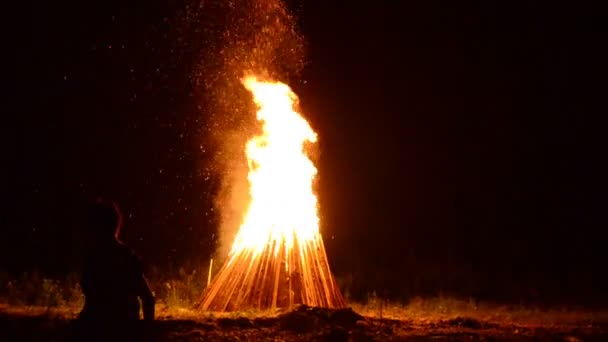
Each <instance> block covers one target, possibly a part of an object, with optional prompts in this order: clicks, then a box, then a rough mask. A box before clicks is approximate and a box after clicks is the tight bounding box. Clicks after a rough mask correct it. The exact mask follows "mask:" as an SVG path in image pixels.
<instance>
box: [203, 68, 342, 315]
mask: <svg viewBox="0 0 608 342" xmlns="http://www.w3.org/2000/svg"><path fill="white" fill-rule="evenodd" d="M243 84H244V86H245V87H246V88H247V89H248V90H249V91H251V92H252V94H253V96H254V101H255V103H256V104H257V105H258V107H259V109H258V112H257V118H258V120H259V121H261V122H262V124H263V134H262V135H260V136H256V137H254V138H253V139H251V140H250V141H249V142H248V143H247V147H246V155H247V160H248V162H249V174H248V180H249V193H250V197H251V202H250V204H249V207H248V209H247V212H246V215H245V218H244V221H243V224H242V225H241V227H240V230H239V232H238V234H237V236H236V239H235V242H234V244H233V246H232V250H231V252H230V255H229V257H228V261H227V262H226V264H225V265H224V267H223V268H222V269H221V270H220V272H219V273H218V275H217V276H216V278H215V280H214V282H213V284H212V285H211V286H210V287H209V289H208V290H207V291H206V292H205V294H204V296H203V299H202V301H201V303H200V307H201V308H202V309H205V310H207V309H211V310H220V311H223V310H236V309H243V308H257V309H268V308H275V307H289V306H292V305H294V304H307V305H312V306H324V307H342V306H344V305H345V303H344V299H343V298H342V295H341V294H340V292H339V290H338V288H337V287H336V284H335V281H334V279H333V277H332V275H331V273H330V270H329V265H328V263H327V258H326V255H325V248H324V247H323V240H322V238H321V235H320V233H319V217H318V212H317V198H316V196H315V194H314V193H313V186H312V183H313V180H314V177H315V175H316V173H317V169H316V168H315V166H314V164H313V163H312V161H311V160H310V159H309V158H308V156H307V155H306V152H305V149H304V146H305V144H306V143H314V142H316V140H317V135H316V133H315V132H314V131H313V130H312V128H311V127H310V125H309V124H308V122H306V120H305V119H304V118H303V117H302V116H301V115H300V114H299V113H298V112H296V111H295V110H294V104H295V103H296V101H297V97H296V95H295V94H294V93H293V92H292V91H291V89H290V88H289V87H288V86H287V85H285V84H283V83H278V82H261V81H259V80H258V79H257V78H255V77H253V76H250V77H247V78H245V79H244V80H243Z"/></svg>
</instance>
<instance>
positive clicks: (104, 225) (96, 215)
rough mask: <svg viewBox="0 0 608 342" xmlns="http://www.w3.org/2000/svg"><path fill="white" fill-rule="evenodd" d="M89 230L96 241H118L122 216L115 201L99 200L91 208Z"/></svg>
mask: <svg viewBox="0 0 608 342" xmlns="http://www.w3.org/2000/svg"><path fill="white" fill-rule="evenodd" d="M88 219H89V229H90V231H91V234H92V236H93V237H95V238H96V239H109V238H112V239H117V238H118V235H119V234H120V228H121V226H122V215H121V214H120V210H119V209H118V205H116V203H114V202H113V201H110V200H106V199H102V198H98V199H97V200H95V201H94V202H93V204H92V205H91V207H90V208H89V217H88Z"/></svg>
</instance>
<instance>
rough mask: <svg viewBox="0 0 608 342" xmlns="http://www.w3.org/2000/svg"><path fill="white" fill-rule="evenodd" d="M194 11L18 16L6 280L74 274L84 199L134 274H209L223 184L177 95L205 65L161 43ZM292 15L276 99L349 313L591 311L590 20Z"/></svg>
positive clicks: (146, 4)
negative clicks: (110, 211)
mask: <svg viewBox="0 0 608 342" xmlns="http://www.w3.org/2000/svg"><path fill="white" fill-rule="evenodd" d="M187 5H192V3H188V2H185V1H168V0H166V1H158V0H154V1H126V2H125V1H112V0H110V1H100V2H97V1H89V2H76V1H73V2H72V1H69V2H68V1H63V2H62V1H60V2H45V3H39V4H32V6H31V7H30V8H27V10H24V11H22V12H20V13H21V14H23V19H20V20H19V22H20V24H19V25H20V26H19V28H18V29H15V30H14V33H13V35H14V37H16V40H15V41H16V42H15V44H14V48H11V49H10V50H11V51H14V52H15V54H16V60H15V64H14V68H13V69H14V70H15V71H16V76H17V77H16V78H15V83H14V85H15V86H14V87H13V88H12V89H13V90H15V93H14V94H13V93H12V92H9V97H11V98H10V99H9V105H8V106H7V108H8V109H7V113H6V114H5V115H7V116H8V117H10V118H11V119H13V118H14V119H15V120H14V121H13V120H9V121H8V122H9V126H8V128H9V129H7V134H5V138H7V141H8V144H7V146H8V149H7V153H5V158H4V163H3V164H4V165H5V166H4V167H3V169H4V172H6V176H5V177H3V178H4V180H3V182H4V186H3V188H4V189H7V191H6V192H5V194H6V195H5V196H3V201H4V205H3V207H4V209H5V210H6V212H7V214H6V215H3V217H4V218H3V223H2V225H3V228H4V229H6V232H7V233H6V234H4V238H3V239H2V241H1V243H0V257H1V261H2V262H1V263H0V267H1V268H2V269H4V270H5V271H9V272H15V273H19V272H22V271H26V270H33V269H37V270H41V271H43V272H46V273H49V274H53V275H58V276H59V275H62V274H65V273H67V272H70V271H72V270H73V269H75V267H76V265H77V264H78V262H77V260H78V258H79V255H80V253H81V247H79V246H81V243H80V242H81V230H82V213H83V210H84V209H83V208H84V205H85V204H86V201H87V200H89V199H90V198H92V197H94V196H97V195H104V196H109V197H112V198H114V199H116V200H117V201H118V202H119V204H120V205H121V207H122V210H123V214H124V216H125V219H126V225H125V228H124V234H123V238H124V240H125V241H126V242H127V243H129V244H130V245H131V246H133V247H134V248H135V249H136V251H137V252H138V253H139V254H140V255H141V256H142V257H143V258H144V260H146V261H147V262H148V263H149V264H151V265H154V266H155V267H157V268H159V269H161V270H163V272H166V273H167V274H171V273H172V272H175V270H176V269H177V268H179V267H187V268H191V267H197V266H199V265H202V264H206V262H207V260H208V258H209V256H210V255H211V254H212V253H213V252H214V251H215V243H216V242H217V237H216V236H217V234H216V230H217V227H218V217H217V216H218V215H217V213H215V212H214V211H213V210H212V209H211V208H212V207H213V198H214V196H215V193H216V192H217V185H218V180H217V177H216V175H214V174H213V173H212V172H209V171H207V170H209V167H208V165H206V163H208V162H209V160H210V153H211V152H210V151H209V146H206V145H205V143H204V142H205V139H204V137H202V136H201V135H202V134H203V133H202V132H203V131H204V130H203V127H204V126H205V125H208V124H209V123H208V122H207V121H208V117H206V116H205V114H204V113H201V111H200V110H198V107H197V105H198V103H197V101H198V99H197V98H196V96H195V95H194V94H196V92H195V89H193V87H194V86H193V84H192V82H191V79H190V76H191V73H192V70H193V69H194V67H195V65H196V63H197V60H198V56H199V55H200V54H202V53H204V46H203V47H201V48H200V49H198V48H197V49H195V48H192V49H188V46H189V45H188V44H184V43H183V41H187V40H188V39H189V37H188V36H183V35H179V34H175V31H176V30H175V27H174V24H175V23H176V21H179V19H176V18H179V16H180V13H182V12H181V11H183V9H184V8H186V6H187ZM289 6H290V7H292V9H293V13H294V15H295V17H296V18H297V20H298V24H299V26H300V29H301V30H302V33H303V34H304V36H305V37H306V41H307V44H308V45H307V52H308V54H307V61H308V64H307V66H306V67H305V69H304V70H303V73H302V75H301V77H300V79H298V80H294V81H293V82H292V84H291V85H292V87H293V88H294V90H295V91H296V92H297V93H298V94H299V95H300V97H301V102H302V107H303V109H304V112H305V115H306V116H307V117H308V118H309V120H310V122H311V124H312V126H313V127H314V128H315V130H317V132H318V133H319V135H320V139H321V141H320V146H321V157H320V161H319V165H318V166H319V170H320V177H321V178H320V187H319V195H320V202H321V214H322V231H323V235H324V238H325V241H326V248H327V251H328V255H329V258H330V260H331V263H332V268H333V271H334V273H335V274H336V275H337V276H338V278H339V279H340V281H341V282H346V283H347V285H348V287H349V291H350V292H352V294H353V295H355V296H359V297H362V296H365V295H366V294H367V293H368V292H370V291H373V290H376V291H379V292H380V293H382V294H384V295H387V296H391V297H400V298H408V297H410V296H414V295H436V294H438V293H439V292H442V293H449V294H455V295H462V296H474V297H476V298H482V299H483V298H487V299H498V300H520V299H524V300H532V301H544V302H548V303H558V302H559V303H561V302H578V303H583V302H584V303H591V304H592V303H598V302H601V301H602V300H606V290H607V289H608V284H607V282H606V279H605V278H606V277H605V270H604V269H605V266H604V262H605V260H606V256H607V252H606V250H605V248H604V244H605V239H604V238H603V236H604V235H603V230H604V229H605V228H606V227H607V225H606V219H605V214H604V205H605V200H604V198H605V196H604V195H603V192H602V191H601V190H600V189H601V186H600V184H601V183H602V182H601V180H602V178H603V177H604V176H603V175H602V173H601V172H600V169H599V167H600V162H601V160H602V159H604V158H603V156H604V155H605V150H604V148H603V146H602V140H603V139H602V136H601V134H600V133H601V131H602V129H601V127H602V126H601V124H600V122H599V121H600V120H598V118H599V114H601V112H602V111H601V109H600V105H601V102H602V101H601V100H602V96H605V95H602V93H603V92H602V87H603V88H605V85H603V83H602V81H601V78H600V76H599V71H600V69H602V65H603V63H601V57H600V56H601V52H603V51H602V50H603V48H602V44H603V43H602V39H601V38H600V37H601V34H600V29H599V25H598V24H599V21H600V20H599V19H600V18H599V12H598V11H595V10H594V9H592V8H585V7H584V6H583V5H580V6H579V5H574V4H569V5H560V4H559V3H555V2H552V3H550V4H547V3H541V2H536V1H525V2H524V1H522V2H521V3H519V2H517V1H516V2H497V1H479V2H472V1H464V2H462V1H459V2H448V1H446V2H439V1H417V2H416V1H414V2H411V1H407V2H403V1H394V2H389V1H375V2H369V1H368V2H364V3H361V4H357V3H356V2H348V3H347V2H344V3H343V4H339V3H337V2H326V1H306V2H297V1H291V2H290V3H289ZM178 40H179V42H177V41H178ZM193 45H196V44H193ZM5 127H6V126H5ZM12 127H14V129H12ZM3 193H4V190H3Z"/></svg>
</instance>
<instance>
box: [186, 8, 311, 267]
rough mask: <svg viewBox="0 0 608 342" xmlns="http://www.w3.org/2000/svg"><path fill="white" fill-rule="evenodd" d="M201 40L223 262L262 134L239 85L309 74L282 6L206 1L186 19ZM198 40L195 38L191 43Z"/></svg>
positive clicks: (200, 92) (206, 131) (199, 72)
mask: <svg viewBox="0 0 608 342" xmlns="http://www.w3.org/2000/svg"><path fill="white" fill-rule="evenodd" d="M186 15H187V17H188V18H189V19H188V20H187V22H188V23H190V24H191V27H190V28H189V29H190V30H191V31H193V32H195V33H196V34H195V35H194V36H198V37H201V40H202V41H200V42H198V44H201V45H200V49H199V50H200V51H202V53H201V56H200V62H199V63H198V66H197V67H196V68H195V70H194V72H193V76H192V82H193V84H194V87H195V96H196V97H197V100H198V101H200V103H201V105H200V111H201V115H203V116H204V117H205V118H207V124H206V125H205V127H204V128H203V137H202V139H203V140H204V144H205V145H207V146H208V147H209V150H212V151H214V153H213V156H212V160H211V164H212V165H213V166H212V173H213V175H214V176H215V177H218V178H219V180H220V186H219V190H218V193H217V196H216V200H215V209H216V211H217V212H218V213H219V215H220V227H219V232H220V241H219V242H220V243H219V246H218V251H217V254H218V256H219V257H221V258H223V257H225V256H226V255H227V254H228V252H229V251H230V248H231V245H232V242H233V240H234V237H235V235H236V233H237V231H238V228H239V226H240V225H241V223H242V220H243V215H244V213H245V210H246V209H247V203H248V202H249V194H248V183H247V160H246V157H245V151H244V148H245V143H246V141H247V140H248V139H249V138H251V137H252V136H253V135H254V134H256V133H257V132H258V129H259V126H258V124H257V121H256V118H255V106H254V104H253V102H252V97H251V95H250V94H249V92H247V91H246V90H245V88H244V87H243V86H242V84H241V79H242V78H243V77H244V76H245V75H247V74H255V75H257V76H258V77H259V78H262V79H263V78H267V79H273V80H279V81H283V82H287V81H288V80H289V79H291V78H294V77H297V76H298V74H299V72H300V71H301V69H302V68H303V66H304V40H303V38H302V36H301V35H300V34H299V32H298V30H297V28H296V21H295V20H294V18H293V17H292V15H291V14H290V13H289V10H288V9H287V7H286V5H285V4H284V3H283V2H282V1H280V0H231V1H204V0H202V1H201V2H200V3H198V5H197V6H191V7H189V8H188V10H187V11H186ZM190 36H192V35H190Z"/></svg>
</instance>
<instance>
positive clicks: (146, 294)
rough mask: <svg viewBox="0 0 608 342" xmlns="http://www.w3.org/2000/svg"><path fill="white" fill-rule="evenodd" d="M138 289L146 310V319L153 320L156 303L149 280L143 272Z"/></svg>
mask: <svg viewBox="0 0 608 342" xmlns="http://www.w3.org/2000/svg"><path fill="white" fill-rule="evenodd" d="M137 290H138V291H137V292H138V294H139V298H141V304H142V309H143V311H144V321H153V320H154V305H155V302H154V296H153V295H152V291H150V286H148V281H147V280H146V277H144V275H143V274H142V275H141V276H140V277H139V281H138V289H137Z"/></svg>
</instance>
